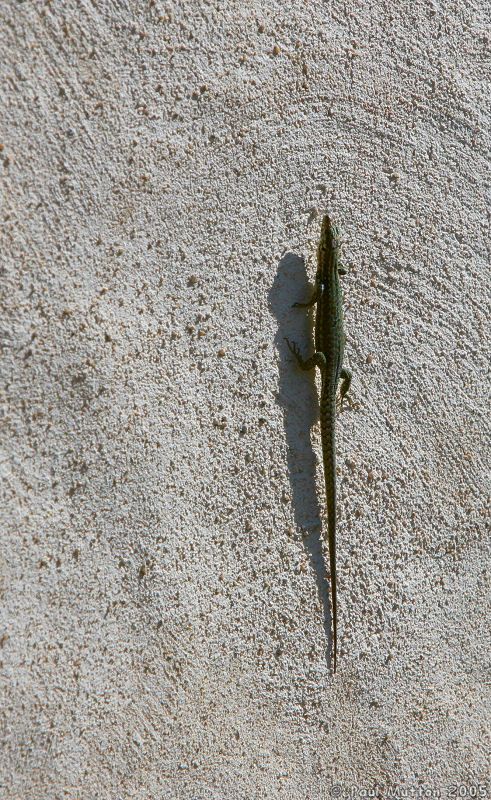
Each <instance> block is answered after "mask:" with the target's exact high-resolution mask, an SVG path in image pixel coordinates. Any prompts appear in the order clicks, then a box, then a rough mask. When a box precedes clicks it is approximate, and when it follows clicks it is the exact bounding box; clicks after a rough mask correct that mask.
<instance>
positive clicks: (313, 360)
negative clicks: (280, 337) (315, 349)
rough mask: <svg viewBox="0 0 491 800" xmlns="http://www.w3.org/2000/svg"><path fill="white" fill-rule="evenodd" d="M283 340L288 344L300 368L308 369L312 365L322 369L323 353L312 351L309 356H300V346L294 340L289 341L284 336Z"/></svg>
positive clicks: (324, 359)
mask: <svg viewBox="0 0 491 800" xmlns="http://www.w3.org/2000/svg"><path fill="white" fill-rule="evenodd" d="M285 342H286V343H287V345H288V349H289V351H290V353H292V355H294V356H295V358H296V360H297V364H298V366H299V367H300V369H304V370H309V369H313V368H314V367H319V369H320V370H321V371H322V369H323V368H324V367H325V365H326V357H325V355H324V353H314V355H313V356H311V357H310V358H302V355H301V353H300V348H299V346H298V344H297V343H296V342H290V340H289V339H287V338H286V337H285Z"/></svg>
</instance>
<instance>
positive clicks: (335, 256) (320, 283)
mask: <svg viewBox="0 0 491 800" xmlns="http://www.w3.org/2000/svg"><path fill="white" fill-rule="evenodd" d="M339 247H340V242H339V233H338V230H337V228H336V227H335V226H334V225H332V224H331V221H330V219H329V217H328V216H327V215H326V216H325V217H324V219H323V220H322V228H321V236H320V241H319V248H318V253H317V274H316V276H315V290H314V294H313V296H312V298H311V300H309V301H308V302H307V303H295V304H294V306H295V307H297V308H308V307H310V306H313V305H314V304H317V309H316V316H315V353H314V355H313V356H312V357H311V358H309V359H306V360H304V359H303V358H302V356H301V355H300V351H299V349H298V346H297V345H296V344H295V343H294V342H290V341H288V339H287V340H286V343H287V345H288V347H289V349H290V351H291V352H292V353H293V355H294V356H295V358H296V359H297V362H298V364H299V366H300V367H301V369H304V370H308V369H312V368H313V367H319V369H320V372H321V382H322V385H321V396H320V425H321V439H322V456H323V460H324V479H325V485H326V502H327V535H328V542H329V563H330V569H331V606H332V627H333V638H332V665H333V672H336V661H337V645H338V618H337V605H338V604H337V589H336V443H335V427H336V393H337V388H338V383H339V380H340V379H341V381H342V383H341V390H340V395H341V397H340V399H341V402H342V400H343V398H344V396H345V395H346V393H347V392H348V390H349V387H350V383H351V372H350V370H348V369H345V368H344V367H343V356H344V343H345V335H344V330H343V295H342V291H341V286H340V284H339V275H340V274H341V275H344V274H345V270H344V268H343V267H342V265H341V264H340V262H339Z"/></svg>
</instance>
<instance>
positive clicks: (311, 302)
mask: <svg viewBox="0 0 491 800" xmlns="http://www.w3.org/2000/svg"><path fill="white" fill-rule="evenodd" d="M318 299H319V287H318V286H316V287H315V289H314V294H313V295H312V297H311V298H310V300H307V302H306V303H293V305H292V308H311V306H315V304H316V303H317V301H318Z"/></svg>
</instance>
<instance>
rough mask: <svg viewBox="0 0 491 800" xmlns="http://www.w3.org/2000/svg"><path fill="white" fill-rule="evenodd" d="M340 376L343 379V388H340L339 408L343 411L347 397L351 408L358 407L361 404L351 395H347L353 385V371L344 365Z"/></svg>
mask: <svg viewBox="0 0 491 800" xmlns="http://www.w3.org/2000/svg"><path fill="white" fill-rule="evenodd" d="M339 377H340V379H341V388H340V390H339V410H340V411H341V410H342V408H343V401H344V400H345V399H346V400H347V401H348V403H349V405H350V406H351V408H354V409H358V408H359V404H358V403H356V402H355V401H354V400H352V399H351V397H346V395H347V394H348V392H349V390H350V386H351V378H352V377H353V373H352V372H351V370H350V369H347V367H343V368H342V370H341V372H340V373H339Z"/></svg>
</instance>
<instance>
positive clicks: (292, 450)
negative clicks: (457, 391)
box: [269, 252, 331, 666]
mask: <svg viewBox="0 0 491 800" xmlns="http://www.w3.org/2000/svg"><path fill="white" fill-rule="evenodd" d="M312 292H313V287H312V286H310V285H309V283H308V279H307V273H306V269H305V262H304V260H303V259H302V258H300V257H299V256H298V255H295V254H294V253H291V252H288V253H285V254H284V255H283V256H282V258H281V259H280V261H279V262H278V269H277V273H276V277H275V279H274V281H273V285H272V287H271V290H270V293H269V306H270V309H271V311H272V313H273V315H274V316H275V317H276V320H277V323H278V331H277V334H276V336H275V345H276V347H277V350H278V353H279V355H280V360H281V367H280V383H279V391H278V401H279V404H280V405H281V406H282V408H283V417H284V425H285V433H286V441H287V447H288V456H287V463H288V474H289V479H290V486H291V490H292V506H293V514H294V519H295V524H296V527H297V529H300V530H301V531H302V533H303V544H304V547H305V550H306V551H307V553H308V556H309V560H310V564H311V568H312V570H313V572H314V574H315V579H316V584H317V593H318V598H319V602H320V606H321V609H322V622H323V626H324V632H325V637H326V643H327V646H326V661H327V663H328V666H330V651H331V648H330V646H329V645H330V642H331V606H330V594H329V583H328V581H327V580H326V574H327V562H326V558H325V556H324V553H323V548H322V541H321V538H320V537H321V535H322V519H323V514H322V511H321V507H320V504H319V500H318V497H317V491H316V463H317V459H316V456H315V453H314V451H313V448H312V443H311V438H310V429H311V428H312V426H313V425H314V423H315V422H316V421H317V420H318V419H319V400H318V397H317V390H316V386H315V370H312V371H310V372H302V371H301V370H300V369H299V368H298V367H297V365H296V363H295V359H294V358H293V356H292V355H291V354H290V351H289V350H288V347H287V344H286V342H285V341H284V339H285V337H287V338H288V339H290V340H291V341H295V342H297V343H298V344H299V346H300V349H301V351H302V353H303V354H304V356H308V355H311V354H312V352H313V320H314V313H315V307H314V311H312V309H309V313H308V314H307V313H305V309H294V308H292V307H291V306H292V303H293V302H296V301H305V300H306V299H308V298H309V297H311V296H312Z"/></svg>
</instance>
